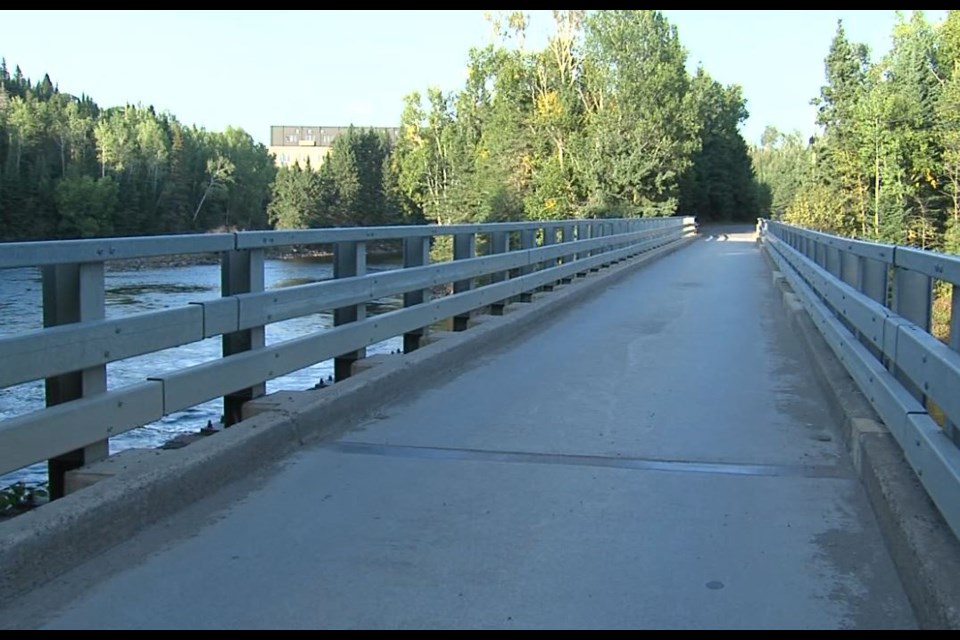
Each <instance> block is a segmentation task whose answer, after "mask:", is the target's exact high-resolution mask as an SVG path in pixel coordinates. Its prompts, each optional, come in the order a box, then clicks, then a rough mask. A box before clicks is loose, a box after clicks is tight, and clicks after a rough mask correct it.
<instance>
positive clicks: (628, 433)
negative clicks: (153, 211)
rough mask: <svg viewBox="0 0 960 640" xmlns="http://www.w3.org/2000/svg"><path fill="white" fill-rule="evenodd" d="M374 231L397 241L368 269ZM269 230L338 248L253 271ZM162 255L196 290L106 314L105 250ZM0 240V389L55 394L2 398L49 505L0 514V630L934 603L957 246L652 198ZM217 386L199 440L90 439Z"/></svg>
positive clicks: (802, 621)
mask: <svg viewBox="0 0 960 640" xmlns="http://www.w3.org/2000/svg"><path fill="white" fill-rule="evenodd" d="M384 242H398V243H402V248H403V268H398V269H394V270H391V271H376V272H368V270H367V260H366V250H367V247H368V246H372V245H373V243H384ZM444 242H446V246H449V249H450V251H449V256H448V257H449V259H447V260H443V261H439V262H431V257H430V247H431V244H433V245H434V246H441V247H442V246H444V244H443V243H444ZM293 245H320V246H326V247H330V248H331V250H332V252H333V253H334V275H335V277H334V278H333V279H331V280H328V281H324V282H318V283H313V284H305V285H300V286H294V287H288V288H284V289H265V287H264V276H263V273H264V270H263V263H264V256H265V252H266V251H269V250H271V249H273V248H276V247H284V246H293ZM174 253H204V254H208V253H214V254H216V255H218V256H219V259H220V262H221V273H222V291H221V295H220V296H219V297H217V298H214V299H198V300H197V301H196V302H195V303H192V304H190V305H187V306H185V307H181V308H172V309H166V310H163V311H157V312H151V313H146V314H135V315H130V316H125V317H116V318H110V317H106V314H105V313H104V294H103V291H104V285H103V282H104V265H105V263H108V262H109V261H111V260H117V259H124V258H142V257H148V256H158V255H169V254H174ZM22 266H33V267H40V268H41V270H42V274H43V291H44V295H43V317H44V325H45V326H44V327H43V328H38V329H37V330H36V331H31V332H27V333H24V334H22V335H13V336H7V337H3V338H0V362H2V363H3V365H2V367H0V388H9V387H12V386H14V385H18V384H21V383H23V382H27V381H31V380H45V381H46V404H47V405H48V406H47V407H45V408H38V409H37V410H35V411H31V412H28V413H26V414H24V415H20V416H16V417H14V418H11V419H8V420H5V421H4V422H2V423H0V473H6V472H9V471H13V470H16V469H21V468H23V467H25V466H27V465H31V464H33V463H36V462H38V461H44V460H46V461H48V469H49V477H50V487H51V493H52V494H53V496H54V498H55V499H54V500H52V501H51V502H50V503H49V504H45V505H43V506H41V507H39V508H36V509H34V510H31V511H29V512H27V513H24V514H23V515H19V516H17V517H14V518H10V519H8V520H6V521H2V522H0V627H3V628H8V629H20V628H34V627H44V628H847V627H854V628H915V627H934V628H956V627H958V626H960V543H958V537H957V536H958V533H960V482H958V477H960V452H958V450H957V444H956V443H957V440H958V439H960V438H958V436H957V429H956V427H955V425H956V424H957V423H958V422H960V375H958V374H960V356H958V354H957V349H958V346H960V343H958V340H960V328H958V326H960V313H956V312H954V313H953V314H952V315H951V316H950V319H949V323H950V332H949V336H950V338H949V340H952V342H949V340H948V342H949V344H945V343H943V342H941V341H939V340H937V339H936V338H934V337H933V336H932V335H931V333H930V331H931V330H932V326H933V323H934V317H933V316H934V311H935V309H936V308H937V307H936V305H935V303H934V291H942V290H943V287H949V286H956V285H957V284H960V261H958V260H956V259H953V258H949V257H946V256H942V255H939V254H934V253H929V252H921V251H916V250H911V249H906V248H902V247H890V246H885V245H876V244H870V243H863V242H856V241H851V240H847V239H841V238H835V237H832V236H827V235H824V234H818V233H815V232H811V231H806V230H802V229H798V228H795V227H789V226H787V225H783V224H780V223H775V222H769V221H760V223H759V224H758V226H757V228H756V229H753V228H752V227H751V228H744V227H738V228H734V227H728V228H716V229H704V230H701V231H700V232H699V233H698V232H697V231H696V229H695V227H694V222H693V220H692V219H680V218H669V219H657V220H574V221H554V222H536V223H504V224H494V225H464V226H456V227H395V228H357V229H332V230H311V231H302V232H253V233H238V234H209V235H203V236H171V237H162V238H135V239H107V240H83V241H66V242H58V243H15V244H8V245H0V269H2V268H9V267H22ZM388 296H402V299H403V305H402V307H401V308H399V309H395V310H392V311H387V312H385V313H379V314H374V313H368V312H369V311H370V308H369V305H370V304H371V303H373V302H374V301H376V300H380V299H383V298H385V297H388ZM953 300H954V302H953V305H954V310H956V308H957V305H958V303H957V300H960V297H957V296H954V298H953ZM331 310H332V311H333V313H334V325H335V326H334V328H332V329H329V330H324V331H317V332H315V333H311V334H308V335H304V336H302V337H299V338H296V339H294V340H289V341H285V342H279V343H276V344H269V343H267V341H266V340H265V334H264V327H265V326H267V325H269V324H270V323H274V322H280V321H283V320H286V319H289V318H294V317H300V316H304V315H308V314H315V313H318V312H323V311H331ZM440 322H446V323H448V324H447V326H446V329H448V330H439V329H438V326H439V325H438V323H440ZM394 336H403V349H402V351H403V353H402V354H391V355H384V356H375V357H366V356H367V353H366V352H365V348H366V347H368V346H369V345H371V344H374V343H376V342H378V341H381V340H384V339H387V338H390V337H394ZM210 337H222V342H223V348H222V357H220V358H217V359H215V360H213V361H211V362H207V363H203V364H200V365H196V366H193V367H188V368H183V369H174V370H172V371H158V372H156V374H155V375H151V376H149V377H148V378H147V379H145V380H143V381H142V382H139V383H137V384H134V385H129V386H123V387H119V388H115V387H113V386H112V385H110V384H109V383H108V380H109V376H108V370H107V365H108V364H110V363H113V362H116V361H119V360H123V359H125V358H130V357H133V356H136V355H139V354H143V353H148V352H153V351H158V350H162V349H168V348H171V347H174V346H177V345H182V344H189V343H191V342H195V341H198V340H202V339H206V338H210ZM329 359H333V360H334V372H335V381H334V383H333V384H328V385H324V386H323V387H322V388H316V389H308V390H284V391H278V392H275V393H272V394H266V393H265V387H264V383H265V381H267V380H270V379H272V378H276V377H278V376H281V375H283V374H284V373H287V372H290V371H294V370H297V369H302V368H303V367H305V366H309V365H311V364H314V363H316V362H320V361H325V360H329ZM318 386H319V385H318ZM218 397H222V398H223V407H224V409H223V413H224V426H225V427H226V428H223V429H221V430H216V433H214V434H212V435H210V436H209V437H203V438H200V439H199V440H197V441H196V442H194V443H192V444H190V445H189V446H186V447H184V448H181V449H176V450H163V451H159V450H147V451H144V450H139V451H138V450H128V451H124V452H122V453H120V454H118V455H113V456H109V455H108V453H109V441H110V439H111V438H113V437H116V436H117V435H118V434H120V433H122V432H124V431H129V430H131V429H134V428H136V427H138V426H141V425H143V424H148V423H150V422H151V421H155V420H158V419H159V418H161V417H163V416H164V415H169V414H171V413H173V412H176V411H180V410H183V409H184V408H189V407H191V406H195V405H197V404H198V403H200V402H204V401H207V400H210V399H211V398H218Z"/></svg>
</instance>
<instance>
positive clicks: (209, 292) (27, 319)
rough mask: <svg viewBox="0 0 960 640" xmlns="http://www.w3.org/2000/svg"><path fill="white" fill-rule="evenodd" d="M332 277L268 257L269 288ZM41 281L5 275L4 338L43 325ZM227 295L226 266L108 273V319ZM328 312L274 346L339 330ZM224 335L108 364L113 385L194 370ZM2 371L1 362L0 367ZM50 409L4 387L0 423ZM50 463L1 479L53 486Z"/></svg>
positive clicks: (151, 442)
mask: <svg viewBox="0 0 960 640" xmlns="http://www.w3.org/2000/svg"><path fill="white" fill-rule="evenodd" d="M394 266H395V265H391V264H380V265H371V266H370V269H371V270H376V269H389V268H393V267H394ZM330 277H332V268H331V265H330V264H329V263H324V262H317V261H306V260H304V261H290V260H267V261H266V264H265V273H264V279H265V284H266V287H267V288H268V289H272V288H278V287H285V286H292V285H298V284H306V283H310V282H317V281H320V280H326V279H328V278H330ZM41 294H42V284H41V280H40V270H39V269H37V268H29V269H2V270H0V336H2V335H12V334H20V333H24V332H28V331H35V330H38V329H40V328H42V326H43V313H42V306H41ZM219 296H220V267H219V265H195V266H186V267H169V268H156V269H142V270H137V271H108V272H107V274H106V305H107V308H106V314H107V317H108V318H116V317H121V316H125V315H131V314H135V313H142V312H144V311H155V310H158V309H167V308H174V307H179V306H183V305H185V304H187V303H189V302H196V301H200V300H206V299H209V298H216V297H219ZM379 302H380V304H379V305H371V307H372V308H371V312H374V313H375V312H377V311H382V310H385V309H389V308H394V307H396V306H397V305H398V301H397V300H396V299H391V300H383V301H379ZM332 324H333V317H332V314H331V313H329V312H326V313H320V314H315V315H311V316H304V317H302V318H294V319H291V320H286V321H283V322H277V323H274V324H271V325H268V326H267V328H266V341H267V344H276V343H278V342H283V341H284V340H290V339H292V338H297V337H301V336H303V335H305V334H307V333H312V332H315V331H318V330H322V329H325V328H327V327H330V326H332ZM402 345H403V340H402V338H399V337H398V338H392V339H390V340H387V341H385V342H381V343H378V344H375V345H372V346H371V347H368V348H367V353H368V354H371V355H373V354H377V353H390V352H392V351H393V350H395V349H399V348H402ZM220 348H221V339H220V337H216V338H209V339H207V340H203V341H201V342H195V343H192V344H188V345H184V346H182V347H177V348H174V349H167V350H164V351H159V352H156V353H150V354H146V355H143V356H138V357H135V358H129V359H127V360H122V361H119V362H114V363H110V364H108V365H107V388H108V389H117V388H120V387H123V386H126V385H128V384H132V383H136V382H141V381H143V380H145V379H146V378H147V377H148V376H152V375H156V374H158V373H161V372H166V371H172V370H177V369H183V368H186V367H191V366H193V365H197V364H201V363H203V362H207V361H210V360H216V359H217V358H219V357H220ZM0 366H2V364H0ZM332 373H333V361H332V360H328V361H325V362H321V363H318V364H316V365H313V366H311V367H308V368H306V369H301V370H299V371H296V372H294V373H291V374H289V375H286V376H282V377H280V378H276V379H274V380H270V381H267V393H271V392H273V391H277V390H280V389H309V388H311V387H312V386H313V385H314V384H316V383H317V382H318V381H319V380H321V379H325V378H326V377H327V376H329V375H332ZM43 406H44V396H43V381H35V382H29V383H25V384H21V385H17V386H14V387H8V388H6V389H0V421H2V420H5V419H8V418H12V417H14V416H17V415H22V414H24V413H29V412H31V411H35V410H37V409H40V408H42V407H43ZM222 408H223V405H222V401H221V400H219V399H217V400H211V401H210V402H206V403H204V404H201V405H197V406H195V407H192V408H190V409H187V410H186V411H181V412H178V413H175V414H171V415H169V416H166V417H164V418H163V419H162V420H160V421H159V422H155V423H153V424H149V425H146V426H144V427H141V428H139V429H134V430H132V431H128V432H127V433H124V434H121V435H119V436H117V437H115V438H111V440H110V451H111V452H112V453H116V452H118V451H122V450H124V449H130V448H149V447H156V446H159V445H161V444H163V443H164V442H166V441H167V440H170V439H171V438H173V437H174V436H176V435H177V434H181V433H185V432H195V431H197V430H198V429H200V428H201V427H203V426H205V425H206V424H207V421H213V422H214V423H216V422H218V421H219V420H220V416H221V413H222ZM46 475H47V472H46V463H40V464H36V465H33V466H31V467H27V468H25V469H21V470H20V471H16V472H14V473H11V474H7V475H5V476H0V487H5V486H8V485H10V484H12V483H14V482H17V481H25V482H29V483H37V482H43V481H46Z"/></svg>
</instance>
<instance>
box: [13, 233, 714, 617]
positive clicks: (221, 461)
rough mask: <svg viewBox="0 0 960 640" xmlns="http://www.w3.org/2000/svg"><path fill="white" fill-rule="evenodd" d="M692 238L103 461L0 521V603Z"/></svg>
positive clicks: (441, 375) (343, 427) (445, 373)
mask: <svg viewBox="0 0 960 640" xmlns="http://www.w3.org/2000/svg"><path fill="white" fill-rule="evenodd" d="M694 240H696V237H690V238H685V239H682V240H679V241H677V242H675V243H672V244H670V245H667V246H664V247H660V248H658V249H655V250H653V251H649V252H647V253H643V254H641V255H639V256H636V257H634V258H630V259H628V260H626V261H622V262H619V263H616V264H613V265H611V266H608V267H606V268H604V269H601V270H599V271H597V272H591V273H588V274H587V275H586V276H585V277H582V278H575V279H574V280H573V282H571V283H570V284H565V285H558V286H557V287H556V288H555V289H554V290H553V291H552V292H550V293H546V294H543V295H542V296H537V299H536V301H534V302H532V303H517V304H515V305H511V306H510V307H508V309H509V313H507V314H505V315H503V316H497V317H493V316H491V317H486V318H485V319H484V321H483V322H480V323H478V324H477V326H475V327H472V328H470V329H469V330H468V331H464V332H461V333H457V334H453V335H447V336H446V337H444V338H443V339H441V340H439V341H437V342H434V343H432V344H429V345H427V346H425V347H423V348H421V349H419V350H417V351H415V352H413V353H410V354H406V355H403V356H396V357H394V358H393V359H387V360H386V361H385V362H383V363H382V364H379V365H377V366H375V367H373V368H371V369H369V370H366V371H363V372H362V373H360V374H357V375H355V376H353V377H351V378H349V379H347V380H345V381H343V382H340V383H337V384H335V385H333V386H331V387H328V388H326V389H318V390H313V391H302V392H290V393H284V392H281V393H278V394H274V395H272V396H271V399H270V401H269V402H267V403H265V404H266V405H267V406H265V407H264V408H266V409H267V410H266V411H263V412H262V413H259V414H257V415H255V416H253V417H251V418H249V419H247V420H244V421H243V422H240V423H238V424H236V425H234V426H233V427H231V428H230V429H226V430H224V431H222V432H220V433H217V434H216V435H213V436H210V437H207V438H203V439H201V440H199V441H197V442H194V443H192V444H191V445H189V446H187V447H184V448H181V449H175V450H157V451H156V452H153V451H150V452H146V454H145V453H144V452H139V453H138V455H137V456H130V457H126V458H125V457H124V456H123V455H118V456H117V457H116V458H115V459H113V460H111V461H110V462H109V463H107V464H111V465H114V467H115V470H116V473H115V475H113V476H112V477H109V478H107V479H104V480H101V481H100V482H98V483H96V484H94V485H93V486H91V487H88V488H86V489H83V490H80V491H77V492H76V493H72V494H70V495H68V496H66V497H65V498H63V499H61V500H57V501H55V502H52V503H50V504H48V505H44V506H43V507H41V508H39V509H37V510H35V511H31V512H28V513H25V514H23V515H21V516H18V517H16V518H13V519H11V520H9V521H7V522H4V523H2V524H0V602H6V603H9V601H10V600H11V599H13V598H14V597H16V596H17V595H18V594H22V593H23V592H25V591H28V590H30V589H33V588H35V587H36V586H38V585H40V584H42V583H44V582H47V581H49V580H51V579H53V578H55V577H57V576H58V575H60V574H62V573H64V572H66V571H68V570H69V569H72V568H73V567H76V566H78V565H79V564H81V563H82V562H84V561H85V560H87V559H89V558H91V557H93V556H94V555H97V554H99V553H103V552H104V551H106V550H108V549H109V548H111V547H113V546H114V545H116V544H118V543H120V542H122V541H124V540H126V539H128V538H130V537H131V536H132V535H134V534H135V533H136V532H138V531H140V530H141V529H143V528H145V527H146V526H148V525H149V524H151V523H153V522H156V521H158V520H160V519H162V518H164V517H167V516H169V515H171V514H173V513H175V512H176V511H178V510H180V509H181V508H182V507H184V506H186V505H188V504H190V503H192V502H195V501H197V500H199V499H201V498H203V497H204V496H207V495H209V494H211V493H213V492H214V491H216V490H217V489H220V488H222V487H224V486H226V485H227V484H229V483H230V482H233V481H236V480H239V479H242V478H244V477H246V476H249V475H250V474H251V473H253V472H255V471H256V470H258V469H260V468H262V467H264V466H265V465H267V464H269V463H271V462H273V461H276V460H279V459H280V458H282V457H283V456H285V455H287V454H289V453H291V452H293V451H294V450H296V449H297V448H298V447H300V446H303V445H304V444H305V443H308V442H311V441H315V440H318V439H321V438H332V437H336V436H338V435H340V434H342V433H344V432H346V431H348V430H349V429H350V428H351V427H352V426H354V425H355V424H356V423H357V422H358V421H360V420H362V419H363V418H364V417H366V416H369V415H370V414H371V413H373V412H374V411H375V410H376V409H377V408H379V407H381V406H383V405H385V404H387V403H389V402H391V401H394V400H397V399H399V398H402V397H407V396H409V395H411V394H414V393H417V392H420V391H422V390H424V389H428V388H430V387H431V385H433V384H434V383H435V382H439V381H441V380H443V379H445V378H447V377H449V376H450V375H453V374H455V372H456V371H457V370H458V369H459V368H461V367H462V366H463V363H464V362H469V361H470V359H472V358H476V357H478V356H481V355H484V354H486V353H489V352H491V351H493V350H499V349H502V348H506V347H507V346H508V345H509V344H511V343H512V342H514V341H516V340H519V339H521V338H522V337H524V335H526V334H527V333H529V332H531V331H533V330H535V329H536V328H537V327H538V326H540V325H542V324H543V323H545V322H550V321H552V320H554V319H555V318H556V317H557V316H558V315H559V312H560V311H562V310H565V309H567V308H569V307H571V306H573V305H574V304H577V303H581V302H583V301H585V300H587V299H589V298H591V297H593V296H595V295H597V294H598V293H599V292H600V291H602V290H603V288H604V287H606V286H609V285H611V284H613V283H615V282H617V281H620V280H622V279H623V278H624V277H626V276H627V275H629V274H631V273H632V272H634V271H636V270H637V269H638V268H640V267H641V266H644V265H646V264H649V263H650V262H652V261H654V260H656V259H658V258H660V257H663V256H665V255H668V254H670V253H673V252H674V251H676V250H678V249H680V248H682V247H684V246H686V245H688V244H690V243H691V242H693V241H694ZM0 606H2V605H0Z"/></svg>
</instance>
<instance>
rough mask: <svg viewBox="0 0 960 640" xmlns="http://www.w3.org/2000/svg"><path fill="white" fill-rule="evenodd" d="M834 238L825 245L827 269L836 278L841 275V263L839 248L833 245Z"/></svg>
mask: <svg viewBox="0 0 960 640" xmlns="http://www.w3.org/2000/svg"><path fill="white" fill-rule="evenodd" d="M834 242H836V241H835V240H832V241H831V242H830V244H828V245H826V246H825V247H824V248H825V249H826V261H827V265H826V266H827V271H829V272H830V273H831V274H833V275H834V276H835V277H837V278H841V277H843V263H842V258H841V254H840V249H838V248H837V247H835V246H834Z"/></svg>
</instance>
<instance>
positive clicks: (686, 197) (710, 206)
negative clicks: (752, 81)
mask: <svg viewBox="0 0 960 640" xmlns="http://www.w3.org/2000/svg"><path fill="white" fill-rule="evenodd" d="M690 90H691V93H690V96H691V103H692V105H693V108H694V109H695V111H696V114H697V120H698V122H699V125H700V126H699V130H700V141H701V143H700V149H699V150H698V151H697V152H696V153H695V154H694V155H693V159H692V164H691V166H690V167H689V168H688V169H687V171H686V172H685V173H684V174H683V177H682V178H681V181H680V200H679V212H680V213H681V214H683V215H693V216H697V217H698V218H700V219H701V220H754V219H756V217H757V216H758V215H759V213H760V211H759V204H758V200H757V198H758V191H757V188H756V184H755V178H754V173H753V166H752V164H751V160H750V155H749V153H748V150H747V144H746V142H744V140H743V137H742V136H741V135H740V130H739V126H740V124H741V123H742V122H743V121H744V120H746V118H747V109H746V105H745V101H744V99H743V95H742V93H741V89H740V87H739V86H737V85H733V86H730V87H724V86H722V85H721V84H720V83H718V82H717V81H715V80H713V79H712V78H711V77H710V76H709V75H708V74H707V73H706V72H705V71H704V70H703V69H702V68H701V69H698V71H697V74H696V76H695V77H694V78H693V81H692V82H691V89H690Z"/></svg>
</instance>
